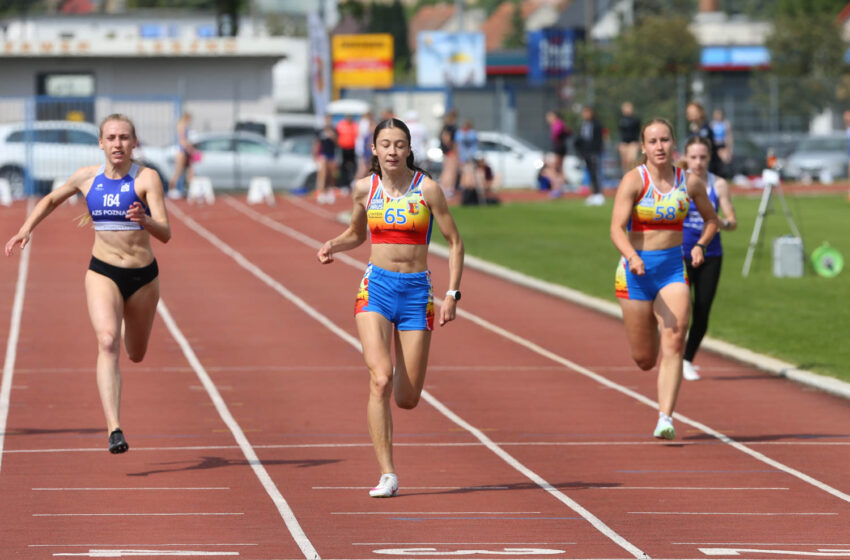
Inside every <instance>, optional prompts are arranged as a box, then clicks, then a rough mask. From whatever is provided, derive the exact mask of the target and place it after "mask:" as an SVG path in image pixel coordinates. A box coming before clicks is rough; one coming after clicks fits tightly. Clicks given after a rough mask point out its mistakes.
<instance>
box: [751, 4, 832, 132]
mask: <svg viewBox="0 0 850 560" xmlns="http://www.w3.org/2000/svg"><path fill="white" fill-rule="evenodd" d="M844 4H845V3H844V2H843V1H837V0H794V1H788V0H780V1H779V2H777V4H776V6H775V8H776V10H775V12H774V16H773V25H774V28H773V32H772V33H771V34H770V35H769V36H768V38H767V40H766V42H765V46H766V47H767V48H768V50H769V51H770V68H769V69H767V70H764V71H762V72H758V73H756V74H755V75H754V76H753V81H752V87H753V91H754V92H755V94H756V96H757V98H759V99H761V102H760V103H759V105H760V106H761V107H763V108H764V111H768V110H770V109H771V108H772V109H773V110H778V112H779V114H784V115H796V116H799V118H801V119H803V120H804V121H808V120H809V119H810V118H811V117H812V116H814V115H815V114H817V113H818V112H820V111H822V110H823V109H825V108H826V107H829V106H830V105H831V104H832V103H833V102H835V101H837V100H841V99H843V100H845V101H846V100H847V97H846V95H847V92H846V90H845V88H844V87H842V86H841V85H840V76H841V75H842V74H843V73H844V71H845V70H846V64H845V63H844V53H845V51H846V49H847V46H846V45H845V44H844V42H843V40H842V39H841V28H840V24H839V22H838V21H837V17H836V16H837V14H838V13H839V12H840V11H841V9H842V8H843V7H844Z"/></svg>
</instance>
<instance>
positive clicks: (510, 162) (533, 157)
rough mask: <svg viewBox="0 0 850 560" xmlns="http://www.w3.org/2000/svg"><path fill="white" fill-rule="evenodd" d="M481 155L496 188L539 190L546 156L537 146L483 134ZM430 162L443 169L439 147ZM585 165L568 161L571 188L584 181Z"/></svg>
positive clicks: (507, 136) (480, 134)
mask: <svg viewBox="0 0 850 560" xmlns="http://www.w3.org/2000/svg"><path fill="white" fill-rule="evenodd" d="M477 134H478V153H479V154H480V155H483V156H484V160H485V161H486V162H487V165H489V166H490V168H491V169H492V170H493V174H494V175H495V177H496V179H495V184H496V186H497V187H500V188H505V189H516V188H536V187H537V176H538V174H539V173H540V170H541V169H542V168H543V163H544V161H543V158H544V157H545V153H544V152H543V150H541V149H540V148H538V147H537V146H535V145H533V144H531V143H530V142H526V141H525V140H522V139H521V138H517V137H516V136H512V135H510V134H507V133H505V132H497V131H488V130H480V131H477ZM428 160H429V163H430V164H431V166H432V169H433V168H436V167H441V166H442V161H443V153H442V151H440V148H439V146H438V145H434V146H432V147H431V148H429V149H428ZM582 174H583V171H582V164H581V160H579V159H578V158H577V157H575V156H571V155H568V156H567V157H565V158H564V175H565V177H566V179H567V183H568V184H569V185H578V184H580V182H581V179H582Z"/></svg>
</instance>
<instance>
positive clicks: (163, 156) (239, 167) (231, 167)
mask: <svg viewBox="0 0 850 560" xmlns="http://www.w3.org/2000/svg"><path fill="white" fill-rule="evenodd" d="M310 142H311V145H312V137H310ZM192 144H193V145H194V146H195V149H196V150H197V151H198V155H197V156H196V161H193V163H192V167H193V169H194V172H195V175H196V176H201V177H209V179H210V181H211V182H212V186H213V188H214V189H219V190H225V189H226V190H231V189H247V188H248V185H249V183H250V181H251V178H252V177H268V178H269V179H271V182H272V186H273V188H274V189H275V190H285V191H291V192H306V191H308V190H310V189H312V188H313V187H314V186H315V184H316V162H315V160H314V159H313V156H312V153H311V152H307V153H303V151H302V150H300V149H296V148H297V147H298V146H300V144H297V143H296V139H295V138H293V139H292V141H291V142H289V143H287V142H284V143H283V144H281V145H280V146H278V145H275V144H272V143H270V142H268V141H266V139H265V138H263V137H262V136H260V135H258V134H254V133H250V132H210V133H203V134H197V135H193V136H192ZM177 150H178V148H177V146H171V147H169V148H165V149H162V148H147V147H146V148H145V149H144V150H143V156H142V159H143V161H144V163H146V164H147V165H148V166H150V167H153V168H154V169H156V170H157V171H158V172H159V173H160V175H161V176H162V177H163V179H164V180H168V178H169V177H170V175H171V173H172V171H173V169H174V159H175V156H176V154H177Z"/></svg>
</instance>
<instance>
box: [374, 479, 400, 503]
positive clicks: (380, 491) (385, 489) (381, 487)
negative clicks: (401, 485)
mask: <svg viewBox="0 0 850 560" xmlns="http://www.w3.org/2000/svg"><path fill="white" fill-rule="evenodd" d="M396 494H398V475H396V474H395V473H387V474H382V475H381V480H379V481H378V485H377V486H375V487H374V488H372V489H371V490H369V495H370V496H372V497H373V498H392V497H393V496H395V495H396Z"/></svg>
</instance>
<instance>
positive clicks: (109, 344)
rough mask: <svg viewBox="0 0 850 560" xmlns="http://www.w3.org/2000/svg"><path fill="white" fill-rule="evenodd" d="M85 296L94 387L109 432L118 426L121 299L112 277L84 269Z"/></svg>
mask: <svg viewBox="0 0 850 560" xmlns="http://www.w3.org/2000/svg"><path fill="white" fill-rule="evenodd" d="M86 299H87V301H88V308H89V318H90V319H91V323H92V327H94V334H95V337H96V338H97V389H98V392H99V393H100V402H101V404H102V405H103V413H104V415H105V416H106V428H107V431H108V432H109V433H112V431H113V430H115V429H117V428H120V427H121V422H120V420H119V416H120V409H121V372H120V371H119V369H118V355H119V352H120V350H121V320H122V314H123V312H124V300H123V298H122V297H121V292H119V291H118V286H117V285H115V282H113V281H112V280H111V279H109V278H107V277H106V276H103V275H101V274H98V273H96V272H93V271H91V270H89V271H86Z"/></svg>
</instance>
